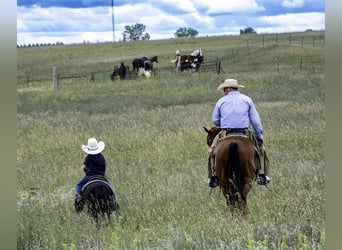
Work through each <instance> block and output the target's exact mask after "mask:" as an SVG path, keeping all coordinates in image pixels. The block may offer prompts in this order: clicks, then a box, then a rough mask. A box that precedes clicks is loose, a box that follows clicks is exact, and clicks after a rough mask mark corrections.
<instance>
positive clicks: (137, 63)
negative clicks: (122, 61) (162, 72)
mask: <svg viewBox="0 0 342 250" xmlns="http://www.w3.org/2000/svg"><path fill="white" fill-rule="evenodd" d="M145 62H146V63H145ZM154 62H156V63H158V57H157V56H153V57H151V58H150V59H148V58H147V57H142V58H135V59H133V61H132V66H133V71H134V72H135V73H138V72H139V68H144V70H153V63H154Z"/></svg>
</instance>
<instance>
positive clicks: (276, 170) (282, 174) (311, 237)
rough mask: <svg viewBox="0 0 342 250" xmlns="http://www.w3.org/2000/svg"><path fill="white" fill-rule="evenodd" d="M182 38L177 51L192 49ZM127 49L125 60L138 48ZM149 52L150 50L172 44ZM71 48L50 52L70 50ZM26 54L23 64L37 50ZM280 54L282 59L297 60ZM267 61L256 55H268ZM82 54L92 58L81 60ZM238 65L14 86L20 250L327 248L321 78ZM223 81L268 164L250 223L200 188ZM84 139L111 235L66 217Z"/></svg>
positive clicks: (251, 200)
mask: <svg viewBox="0 0 342 250" xmlns="http://www.w3.org/2000/svg"><path fill="white" fill-rule="evenodd" d="M233 38H234V39H235V37H233ZM233 38H232V40H231V44H233V43H234V42H235V41H234V39H233ZM222 39H224V42H222V44H227V41H229V39H228V38H226V37H223V38H222ZM227 39H228V40H227ZM208 40H209V41H210V39H207V38H203V40H201V39H199V40H194V41H196V43H197V42H198V43H202V44H204V45H205V44H206V41H208ZM181 41H182V44H177V45H178V46H184V47H188V48H191V47H193V46H195V45H194V44H193V43H192V42H193V40H189V43H187V42H186V40H184V41H183V40H181ZM216 41H217V43H218V44H221V43H220V39H219V38H216ZM208 43H209V42H208ZM140 45H141V46H147V45H145V43H141V44H139V46H140ZM104 46H107V45H104ZM135 46H136V44H133V45H132V47H128V48H124V47H123V48H122V53H123V54H125V53H124V52H125V51H128V50H129V48H131V49H132V50H135V51H136V52H138V51H139V46H137V47H135ZM151 46H152V48H155V49H153V50H152V49H151V50H148V51H146V53H147V54H152V53H153V52H155V51H156V50H157V51H164V50H165V49H168V48H171V47H173V46H174V44H172V43H171V41H170V42H169V43H167V42H165V44H162V43H161V44H159V43H156V44H153V45H151ZM207 46H209V44H207ZM227 46H228V45H227ZM77 48H78V47H77V46H63V47H61V48H58V49H61V50H63V49H64V50H65V52H64V53H66V54H67V53H75V50H76V51H77ZM35 49H36V51H35V53H33V54H32V55H33V56H34V57H33V58H31V60H32V61H35V60H36V59H37V58H39V57H41V56H42V54H44V53H45V51H44V49H45V48H42V50H41V49H40V48H35ZM96 49H99V50H100V51H101V50H106V48H105V47H103V48H102V47H101V46H96ZM224 49H225V47H224V45H222V47H221V45H220V46H218V49H217V51H214V49H212V51H213V52H212V53H219V51H220V50H224ZM24 50H25V49H22V50H20V52H19V54H20V53H21V52H22V51H24ZM124 50H125V51H124ZM281 50H282V53H283V54H284V55H286V56H288V57H290V56H291V55H292V56H294V55H293V53H296V52H295V51H294V50H293V49H291V47H287V48H285V47H284V48H281ZM313 50H316V48H312V49H306V52H303V54H311V53H313ZM94 53H95V52H94ZM99 53H100V52H99ZM275 53H279V51H278V50H277V49H273V48H272V49H269V50H268V49H267V50H266V51H264V55H265V56H267V57H272V56H275ZM314 53H317V54H318V55H322V54H321V53H322V51H321V52H317V50H316V52H314ZM61 54H63V53H62V52H61ZM100 54H101V53H100ZM21 56H22V55H19V57H20V58H21ZM35 56H36V57H35ZM103 56H104V55H103ZM79 57H80V58H82V57H83V60H82V61H87V60H89V61H91V58H92V57H91V55H89V54H87V53H85V52H84V54H83V55H82V56H81V55H79ZM99 57H100V56H99ZM244 58H245V60H242V59H241V61H240V62H236V64H235V68H234V69H233V68H232V69H230V70H229V71H228V72H226V74H225V75H222V76H221V75H219V76H217V75H215V74H214V73H201V74H186V73H185V74H179V75H173V76H165V77H161V76H157V77H151V78H141V79H137V80H129V81H123V82H116V83H115V84H112V83H110V82H106V81H105V82H96V83H91V82H88V81H84V80H79V81H72V82H70V83H69V84H65V85H61V87H60V88H59V89H58V90H54V89H51V88H50V87H46V86H43V85H41V86H37V87H30V88H27V87H24V86H22V87H20V86H19V87H18V115H17V116H18V137H17V144H18V149H17V178H18V191H17V209H18V212H17V213H18V219H17V228H18V240H17V245H18V249H268V248H269V249H325V223H324V220H325V193H324V185H325V169H324V165H325V160H324V145H325V116H324V113H325V105H324V99H325V97H324V74H322V73H314V74H313V73H311V72H308V71H302V72H298V71H295V72H293V71H292V70H287V71H286V72H282V73H278V72H277V71H264V70H263V58H262V59H261V60H260V61H259V63H260V64H261V65H259V66H258V68H255V67H254V66H253V64H252V63H251V60H255V58H254V57H253V56H250V55H247V54H246V55H244ZM251 58H252V59H251ZM25 60H28V59H27V58H25ZM104 60H105V59H104ZM265 62H267V59H266V58H265ZM18 64H20V61H19V62H18ZM265 65H266V64H265ZM39 67H42V68H43V65H41V66H39ZM243 67H244V68H245V70H240V69H242V68H243ZM265 67H266V66H265ZM46 68H48V66H46ZM225 77H235V78H237V79H238V80H240V82H241V83H243V84H244V85H246V88H245V89H243V90H242V91H243V92H244V93H246V94H248V95H250V96H251V97H252V98H253V99H254V101H255V103H256V106H257V109H258V110H259V113H260V116H261V118H262V121H263V125H264V133H265V144H266V149H267V153H268V154H269V156H270V160H271V177H272V183H271V184H270V185H269V186H268V188H265V187H263V186H258V185H257V184H254V186H253V188H252V190H251V192H250V193H249V196H248V206H249V215H248V216H247V217H241V216H240V215H239V214H237V213H230V212H229V210H227V208H226V205H225V200H224V197H223V196H222V194H220V192H219V190H218V189H215V190H213V191H212V193H210V190H209V188H208V186H207V183H206V177H207V166H206V162H207V161H206V159H207V150H208V148H207V146H206V143H205V142H206V138H205V136H206V133H205V132H204V130H203V128H202V127H203V126H206V127H209V126H211V119H210V117H211V112H212V109H213V106H214V104H215V102H216V101H217V99H218V98H219V97H220V96H221V95H222V94H221V93H219V92H218V91H217V90H216V88H217V86H218V84H219V83H221V81H223V80H224V78H225ZM91 136H95V137H96V138H98V139H100V140H104V141H105V143H106V148H105V151H104V155H105V157H106V159H107V163H108V166H107V177H108V179H109V180H110V181H111V183H112V184H113V186H114V187H115V190H116V193H117V198H118V202H119V203H120V206H121V214H120V216H117V217H115V216H114V217H113V220H112V223H111V225H110V226H108V227H106V226H104V225H103V226H100V227H99V226H98V225H96V224H95V223H94V222H93V220H92V219H91V218H89V217H88V216H86V215H85V214H81V215H78V214H77V213H76V212H75V211H74V209H73V198H74V189H75V184H76V183H77V181H78V180H79V178H81V176H82V175H83V173H82V170H81V169H80V166H81V165H82V163H83V159H84V156H85V155H84V153H83V152H82V150H81V147H80V146H81V144H84V143H86V140H87V139H88V137H91Z"/></svg>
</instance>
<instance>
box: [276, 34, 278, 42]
mask: <svg viewBox="0 0 342 250" xmlns="http://www.w3.org/2000/svg"><path fill="white" fill-rule="evenodd" d="M276 45H278V33H277V34H276Z"/></svg>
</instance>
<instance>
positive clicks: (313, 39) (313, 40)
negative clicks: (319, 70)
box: [312, 36, 315, 47]
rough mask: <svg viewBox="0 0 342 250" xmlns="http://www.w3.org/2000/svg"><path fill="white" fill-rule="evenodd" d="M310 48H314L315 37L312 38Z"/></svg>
mask: <svg viewBox="0 0 342 250" xmlns="http://www.w3.org/2000/svg"><path fill="white" fill-rule="evenodd" d="M312 47H315V37H314V36H313V37H312Z"/></svg>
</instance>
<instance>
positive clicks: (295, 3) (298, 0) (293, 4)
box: [281, 0, 304, 8]
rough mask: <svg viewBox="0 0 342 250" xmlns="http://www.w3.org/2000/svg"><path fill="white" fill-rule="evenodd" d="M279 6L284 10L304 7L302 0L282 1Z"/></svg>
mask: <svg viewBox="0 0 342 250" xmlns="http://www.w3.org/2000/svg"><path fill="white" fill-rule="evenodd" d="M281 5H282V6H283V7H286V8H300V7H303V6H304V0H284V1H283V2H282V4H281Z"/></svg>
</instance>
